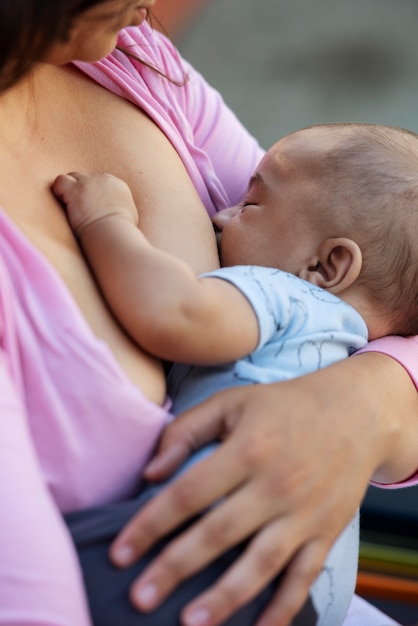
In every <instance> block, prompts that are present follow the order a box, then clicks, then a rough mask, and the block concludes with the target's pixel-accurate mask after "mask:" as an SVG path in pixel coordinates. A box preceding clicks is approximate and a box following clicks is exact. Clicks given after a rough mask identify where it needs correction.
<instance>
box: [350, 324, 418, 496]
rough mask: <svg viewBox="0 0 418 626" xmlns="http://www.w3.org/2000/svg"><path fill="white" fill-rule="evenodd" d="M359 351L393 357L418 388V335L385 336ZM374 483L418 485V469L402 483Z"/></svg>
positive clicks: (398, 486)
mask: <svg viewBox="0 0 418 626" xmlns="http://www.w3.org/2000/svg"><path fill="white" fill-rule="evenodd" d="M359 352H380V353H382V354H386V355H387V356H390V357H392V358H393V359H395V360H396V361H398V363H400V364H401V365H402V367H403V368H404V369H405V370H406V371H407V372H408V374H409V375H410V377H411V379H412V382H413V383H414V385H415V387H417V388H418V337H395V336H390V337H383V338H382V339H377V340H375V341H371V342H370V343H369V344H368V345H367V346H366V347H365V348H363V349H362V350H360V351H359ZM417 465H418V460H417ZM372 484H373V485H375V486H377V487H382V488H384V489H397V488H400V487H410V486H412V485H417V484H418V470H417V472H416V473H415V474H413V475H412V476H411V477H410V478H408V479H407V480H404V481H402V482H400V483H395V484H392V485H382V484H380V483H375V482H373V483H372Z"/></svg>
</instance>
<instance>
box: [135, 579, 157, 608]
mask: <svg viewBox="0 0 418 626" xmlns="http://www.w3.org/2000/svg"><path fill="white" fill-rule="evenodd" d="M134 595H135V600H136V601H137V602H138V604H139V605H140V606H141V608H143V609H152V608H154V606H155V605H156V603H157V600H158V592H157V587H156V586H155V585H151V584H150V583H146V584H145V585H141V587H138V588H137V589H135V591H134Z"/></svg>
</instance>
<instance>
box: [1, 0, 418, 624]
mask: <svg viewBox="0 0 418 626" xmlns="http://www.w3.org/2000/svg"><path fill="white" fill-rule="evenodd" d="M152 4H153V2H152V0H147V1H145V0H144V1H141V2H138V0H135V1H129V0H107V1H104V2H103V1H99V2H97V0H96V1H94V0H89V1H83V2H80V1H73V2H69V1H68V0H49V2H47V1H46V0H43V1H41V0H14V2H13V3H8V2H6V1H5V0H2V2H0V25H1V26H0V28H1V29H2V32H1V42H2V45H1V50H0V55H1V57H0V89H1V91H0V133H1V143H0V159H1V185H0V204H1V207H2V212H1V214H0V220H1V222H0V223H1V228H0V234H1V271H0V277H1V284H0V295H1V298H0V300H1V309H0V311H1V332H2V334H1V338H2V343H1V349H2V350H1V359H0V367H1V372H0V386H1V393H0V402H1V404H0V406H1V414H2V416H3V428H2V429H1V440H0V446H1V454H0V463H1V464H2V465H1V467H2V471H1V472H0V476H1V479H0V494H1V500H2V512H1V524H0V527H1V529H2V535H1V538H0V551H1V559H0V576H1V584H0V623H4V624H10V623H19V624H23V623H27V624H35V623H48V624H71V625H72V626H73V625H74V624H77V625H78V626H83V625H84V624H89V623H90V621H89V617H88V614H87V609H86V602H85V598H84V592H83V587H82V584H81V582H80V573H79V569H78V565H77V563H76V558H75V552H74V548H73V546H72V543H71V541H70V539H69V537H68V533H67V531H66V528H65V526H64V524H63V522H62V517H61V516H62V513H67V512H69V511H77V510H80V509H83V508H85V507H91V506H99V505H103V504H111V503H113V502H117V501H119V500H121V499H123V498H125V497H130V496H132V495H133V494H134V493H136V492H137V490H138V487H139V484H140V474H141V469H142V467H143V464H144V463H145V462H146V460H147V458H148V457H149V455H150V454H151V452H152V449H153V447H154V445H155V443H156V440H157V438H158V435H159V432H160V430H161V428H162V426H163V425H164V424H165V423H166V422H167V419H168V414H167V411H166V408H165V407H164V406H163V405H164V392H163V373H162V370H161V367H160V365H159V364H158V363H157V362H155V361H154V360H153V359H152V358H150V357H149V355H146V354H144V353H142V352H141V351H140V350H138V348H137V347H136V346H134V345H133V344H132V342H131V341H130V339H129V338H128V337H127V336H126V335H125V334H124V333H123V332H122V331H121V329H120V327H119V326H118V324H117V323H116V321H115V320H114V319H113V318H112V317H111V316H110V314H109V312H108V310H107V309H106V307H105V306H104V303H103V300H102V299H101V296H100V293H99V292H98V291H97V288H96V286H95V283H94V280H93V278H92V276H91V274H90V272H89V270H88V267H87V266H86V264H85V260H84V259H83V257H82V255H81V254H80V251H79V249H78V247H77V245H76V242H75V240H74V238H73V236H72V234H71V231H70V229H69V227H68V224H67V222H66V220H65V217H64V213H63V212H62V210H61V207H60V206H59V204H58V203H57V201H56V199H55V198H54V197H53V195H52V193H51V191H50V185H51V183H52V181H53V180H54V179H55V177H56V175H57V174H59V173H61V172H68V171H72V170H74V169H78V170H86V171H109V172H112V173H114V174H116V175H118V176H121V177H123V178H124V179H125V180H126V181H127V182H128V184H129V185H130V186H131V189H132V190H133V194H134V197H135V201H136V203H137V205H138V207H139V211H140V219H141V227H142V228H143V230H144V232H145V233H146V235H147V236H148V237H149V238H150V240H151V241H152V242H153V243H154V244H155V245H158V246H161V247H163V248H165V249H167V250H170V251H171V252H172V253H174V254H178V255H179V256H182V257H183V258H185V260H187V261H188V262H189V263H190V264H191V265H192V266H193V267H194V268H195V270H196V271H197V272H201V271H203V270H206V269H209V268H212V267H216V266H217V255H216V246H215V243H214V238H213V233H212V229H211V225H210V221H209V219H208V217H207V213H206V212H205V211H204V210H203V209H202V206H201V201H202V200H203V203H204V205H205V207H206V210H207V212H209V213H210V212H213V211H215V210H219V209H220V208H224V207H225V206H227V205H228V204H234V203H236V202H237V201H238V200H239V199H240V196H241V195H242V194H243V191H244V186H245V184H246V181H247V179H248V176H249V175H250V174H251V172H252V171H253V169H254V166H255V163H256V162H257V161H258V160H259V157H260V156H261V151H260V149H259V148H258V146H257V144H256V143H255V142H254V140H253V139H252V138H251V137H249V136H248V135H247V134H246V133H245V132H244V130H243V129H242V128H241V127H240V125H239V123H238V122H237V120H236V119H235V118H234V117H233V116H232V114H231V113H230V112H229V111H228V110H227V109H226V108H225V107H224V105H223V104H222V102H221V100H220V99H219V97H218V95H217V94H215V93H213V92H212V91H210V90H208V89H207V87H206V86H205V85H204V83H203V82H201V81H200V80H199V79H198V77H197V76H195V75H193V72H192V70H191V69H189V68H187V66H186V69H187V70H188V71H189V72H190V77H189V80H188V77H187V72H186V73H185V72H184V71H183V70H182V67H181V65H180V64H179V61H178V59H177V58H176V57H175V52H174V51H173V50H172V49H171V47H170V46H169V44H168V42H165V41H164V40H162V39H157V40H155V39H154V38H153V35H152V33H151V32H150V31H149V30H148V29H146V28H145V27H144V30H143V31H141V35H140V41H141V49H142V51H143V54H144V57H145V60H146V59H147V54H148V56H150V57H151V58H152V59H154V60H155V62H154V63H153V62H151V65H155V63H157V61H158V67H157V69H159V70H161V71H163V72H164V73H166V74H168V76H169V78H168V79H163V80H161V77H160V76H159V75H158V74H157V73H156V72H155V71H154V70H153V69H152V68H147V67H145V66H144V65H141V64H140V63H138V62H137V61H135V60H131V59H130V57H129V52H130V51H132V49H131V46H132V45H133V43H134V40H133V35H130V34H129V32H125V33H122V34H121V37H120V39H119V43H120V44H121V45H122V46H123V47H124V48H125V50H126V51H125V52H119V51H118V52H117V53H115V55H114V56H113V57H112V59H111V60H110V61H107V60H106V61H103V62H102V63H103V65H100V67H99V68H95V67H94V66H92V65H91V64H90V62H91V61H95V60H96V59H99V58H102V57H104V56H105V55H107V54H109V53H110V52H111V51H112V49H113V48H114V46H115V44H116V41H117V37H118V33H119V31H120V30H121V29H123V28H124V27H126V26H129V25H132V26H135V25H139V24H140V23H141V22H142V21H143V20H144V18H145V13H146V12H145V9H146V8H148V7H149V6H151V5H152ZM134 51H135V53H136V52H137V47H136V48H135V49H134ZM72 60H77V61H80V62H81V63H78V64H77V65H74V64H73V65H69V62H70V61H72ZM85 62H87V63H85ZM127 66H129V68H130V72H131V74H132V78H130V76H131V75H130V74H129V72H127V71H125V72H122V68H125V69H126V67H127ZM99 76H100V78H99ZM121 76H122V77H121ZM141 76H142V78H141ZM133 77H135V80H136V81H139V80H142V83H143V85H142V96H141V99H138V96H137V94H136V91H135V89H136V87H135V85H134V84H133V82H132V81H134V78H133ZM175 83H179V85H178V86H176V84H175ZM103 87H105V88H103ZM121 95H123V97H120V96H121ZM179 102H180V103H181V106H180V105H179ZM203 104H204V106H203ZM180 109H183V110H184V111H185V112H186V111H187V112H188V116H186V115H185V114H184V116H183V117H178V118H176V120H175V124H173V123H172V116H173V115H177V114H178V111H179V110H180ZM205 114H206V115H205ZM226 129H227V130H226ZM179 154H181V155H182V158H180V156H179ZM220 162H222V167H219V163H220ZM214 164H215V165H217V167H215V166H214ZM232 172H233V175H232ZM180 199H181V200H180ZM397 346H398V343H397V340H396V341H395V347H394V348H393V353H394V354H395V355H400V354H401V349H400V348H398V347H397ZM405 346H406V348H405V352H406V351H408V350H409V353H410V355H411V357H410V358H411V360H412V359H413V358H414V355H415V349H416V348H415V346H414V343H413V341H411V342H408V341H407V340H406V342H405ZM385 350H386V351H387V352H389V351H390V346H389V347H385ZM398 358H400V356H398ZM407 360H408V353H407V354H406V355H404V356H403V361H405V362H406V364H407ZM391 385H393V386H394V388H395V391H394V389H393V387H392V389H391ZM373 389H375V391H374V392H373ZM140 390H143V392H142V393H141V392H140ZM370 390H372V391H370ZM278 405H280V406H281V407H282V408H283V415H277V406H278ZM255 412H256V413H257V429H256V432H255V429H254V421H253V420H254V413H255ZM416 414H417V410H416V393H415V389H414V387H413V385H412V384H411V382H410V379H409V376H408V375H407V374H406V373H405V371H404V369H403V368H402V367H401V366H400V365H398V364H397V363H396V362H395V360H394V359H392V358H388V357H387V356H384V355H382V354H379V355H376V354H363V355H360V356H358V357H355V358H353V359H352V360H350V361H349V362H347V364H345V363H344V364H340V365H339V366H337V367H333V368H330V369H329V370H327V371H325V372H321V373H318V374H316V375H313V376H311V377H307V378H306V379H303V380H302V379H301V380H299V381H292V384H290V383H289V384H286V385H283V387H280V388H275V387H271V388H270V387H263V388H259V389H249V390H247V391H246V393H245V394H244V393H243V392H242V390H241V391H240V393H239V394H238V395H237V394H236V393H235V392H233V391H232V392H230V393H228V394H225V395H223V396H220V397H217V398H214V400H213V401H212V402H210V403H209V404H207V405H205V406H203V407H202V408H201V409H200V410H198V411H197V414H196V415H195V414H193V413H192V414H191V415H188V416H186V417H185V419H182V420H179V422H178V423H175V424H174V425H173V427H172V429H170V430H169V431H168V433H167V436H166V437H165V438H164V439H163V442H162V448H161V450H162V453H161V455H160V460H159V462H158V463H157V466H155V465H154V470H153V471H149V472H148V476H149V477H153V478H157V477H158V476H159V475H161V476H162V475H163V474H165V468H167V466H170V467H171V466H174V465H176V464H177V461H178V460H179V459H181V458H182V457H184V456H185V452H186V450H187V447H190V446H192V447H194V446H197V445H199V443H200V442H203V441H207V440H209V439H211V438H213V437H217V436H222V437H224V438H226V439H227V441H226V443H225V444H224V445H223V446H221V447H220V448H219V451H217V452H216V454H215V455H214V456H213V458H211V459H208V460H207V461H205V462H204V464H202V465H201V467H199V468H194V469H193V470H191V472H190V474H186V475H185V476H184V477H183V478H181V479H180V480H179V481H178V483H177V484H175V485H173V486H172V487H170V488H168V489H167V490H166V492H165V493H164V494H163V495H162V496H161V497H158V498H156V499H155V501H154V502H153V503H152V504H151V505H150V507H148V508H147V509H144V511H143V514H144V515H143V516H141V517H140V518H138V519H137V520H134V521H133V523H132V525H131V527H130V530H129V531H128V534H126V533H125V536H123V535H122V537H121V538H120V539H119V548H121V547H122V556H123V555H124V556H125V560H126V556H128V560H132V559H134V558H135V557H136V555H137V554H139V552H141V551H142V550H143V549H144V548H145V547H147V546H148V545H150V544H151V543H152V542H153V541H154V540H155V539H156V538H158V537H159V536H161V535H164V534H165V532H166V531H167V530H169V529H171V528H172V527H173V526H175V525H177V524H178V522H179V521H181V520H182V519H186V518H188V517H189V516H190V514H193V515H194V512H195V510H196V509H198V510H201V509H202V508H205V507H206V505H207V504H210V503H212V502H213V501H214V500H218V499H219V497H222V496H224V499H223V501H222V503H221V504H220V506H219V507H218V508H217V509H216V511H213V512H212V514H210V515H208V516H206V517H204V518H203V520H202V522H200V523H198V524H196V525H195V526H192V527H191V531H190V532H189V533H188V534H187V535H186V536H185V538H184V539H180V540H179V541H180V542H178V543H177V548H176V547H175V546H176V544H173V546H174V548H172V549H171V552H169V553H168V556H167V553H164V552H163V553H162V557H161V559H160V561H158V560H157V561H156V565H154V566H153V569H151V570H149V571H148V573H147V574H145V578H144V581H145V582H146V583H147V582H148V583H150V582H151V583H155V585H156V589H159V592H158V593H155V591H154V589H155V588H154V587H153V586H150V585H149V584H148V585H146V586H145V592H146V593H145V594H143V595H142V599H140V600H138V599H135V597H134V598H133V599H134V602H135V604H136V605H137V606H140V607H143V608H145V609H148V608H151V607H152V606H154V605H155V604H156V602H157V601H158V598H159V597H160V598H161V597H162V596H163V595H165V594H166V593H167V592H168V591H169V590H170V589H171V588H173V587H175V586H176V584H177V582H178V581H179V580H180V579H182V578H184V577H187V576H189V574H191V573H193V571H195V570H197V569H199V568H200V567H201V566H203V565H204V564H205V563H206V562H209V561H211V560H213V558H214V557H215V556H216V555H217V554H219V553H222V552H224V550H225V549H226V548H228V547H229V546H235V545H236V544H237V543H239V542H241V541H242V540H243V539H246V538H248V537H249V536H250V535H253V534H254V533H255V539H254V540H253V541H252V543H251V544H250V548H249V550H247V552H245V553H244V556H243V557H242V558H241V560H239V561H238V564H239V567H236V568H232V569H231V570H230V571H229V573H228V574H227V575H226V576H225V577H224V578H222V579H220V580H219V582H217V583H216V584H215V586H214V587H213V589H212V591H209V592H208V594H207V595H206V597H205V596H202V597H201V598H200V599H199V598H197V599H196V600H195V601H194V603H192V604H190V605H189V606H188V608H187V609H186V610H185V612H184V615H183V619H184V623H188V624H192V623H194V624H197V623H200V624H203V623H206V624H209V623H213V624H214V623H219V622H221V621H222V620H225V619H226V618H227V617H228V615H230V614H231V613H232V612H233V610H234V609H235V608H236V607H237V606H239V605H241V604H243V603H244V602H245V601H246V600H247V599H249V598H251V597H253V596H254V595H255V594H256V593H257V592H258V591H259V590H260V589H261V588H263V587H264V586H265V584H266V582H268V581H271V580H272V579H273V578H275V576H276V575H277V574H278V573H279V572H280V571H281V570H282V569H283V566H284V565H285V564H286V563H289V566H288V568H287V570H286V574H285V576H284V579H283V583H282V584H280V586H279V588H278V595H277V596H276V598H275V599H274V601H273V602H271V603H270V605H269V609H268V610H267V613H266V614H265V615H264V618H263V617H262V618H261V619H260V621H259V623H260V624H275V625H276V626H277V624H280V623H286V622H287V621H289V619H291V617H292V616H293V615H294V614H295V613H296V612H297V611H298V609H299V608H300V607H301V606H302V604H303V603H304V601H305V598H306V595H307V591H308V588H309V587H310V584H311V582H312V581H313V579H314V578H315V577H316V575H317V573H318V571H319V569H320V567H321V565H322V563H323V561H324V558H325V555H326V553H327V552H328V550H329V548H330V546H331V544H332V543H333V542H334V540H335V538H336V537H337V535H338V534H339V533H340V532H341V531H342V529H343V528H344V527H345V526H346V525H347V523H348V522H349V520H350V519H351V517H352V516H353V514H354V512H355V510H356V508H357V507H358V504H359V502H360V499H361V497H362V495H363V493H364V490H365V488H366V485H367V482H368V480H369V478H370V477H372V476H373V477H374V478H375V479H376V480H380V481H382V482H394V481H397V480H402V479H404V478H406V477H407V476H409V475H411V474H412V473H413V472H414V471H415V469H416V465H417V463H416V458H417V449H418V443H417V434H416V433H417V429H416V426H415V419H416ZM139 415H140V418H141V421H140V428H139V427H138V419H139V417H138V416H139ZM312 421H314V422H315V424H316V428H315V431H314V432H313V431H312V428H308V426H309V425H310V424H311V422H312ZM365 424H366V425H367V427H365ZM330 430H332V432H333V438H332V439H331V440H330V437H329V432H330ZM307 432H309V440H305V437H306V433H307ZM228 435H230V436H228ZM187 442H188V443H187ZM342 443H344V446H342ZM167 444H170V449H169V451H168V453H165V452H164V451H165V450H167V449H168V448H167ZM139 450H141V452H140V453H139ZM141 455H142V456H141ZM167 455H168V456H167ZM342 455H343V456H342ZM341 457H342V458H341ZM324 458H326V460H327V462H326V464H324V462H323V461H324ZM341 463H342V465H343V467H341ZM348 467H349V468H350V471H349V472H347V469H346V468H348ZM289 477H290V478H289ZM202 478H203V479H204V482H202ZM202 484H205V487H206V489H202ZM343 487H344V493H342V492H343ZM173 493H174V496H175V500H172V499H171V498H172V495H173ZM188 494H189V495H188ZM228 494H231V495H230V497H226V496H228ZM273 495H274V497H273ZM248 501H250V502H252V503H254V506H253V507H252V509H251V513H250V514H248V508H247V506H245V511H246V514H245V515H242V507H243V502H248ZM173 502H174V504H173ZM161 512H162V513H163V515H162V516H160V513H161ZM150 520H153V521H152V524H153V525H152V526H151V525H150ZM202 526H203V529H204V528H207V529H208V530H209V535H206V537H208V536H209V537H212V539H211V540H210V541H208V539H206V540H205V532H203V534H201V533H202V531H201V530H200V529H201V528H202ZM150 529H151V530H150ZM129 537H131V538H133V537H135V539H134V543H135V548H134V552H133V554H132V553H130V552H129V550H127V542H126V539H127V538H129ZM122 540H124V541H123V543H122ZM123 544H125V545H123ZM117 546H118V544H116V545H115V546H114V549H113V558H114V559H115V561H116V560H119V562H121V560H122V559H121V553H120V550H119V551H117V550H116V548H117ZM184 547H186V548H187V552H185V551H184ZM179 551H180V554H181V559H179V556H178V555H179ZM117 552H119V556H118V555H117ZM168 559H169V560H170V562H171V563H172V564H173V566H172V567H167V565H168ZM141 588H142V590H143V589H144V587H141ZM107 592H108V590H106V591H105V593H107ZM144 595H145V600H146V599H147V598H148V603H147V602H146V601H144ZM193 609H198V611H197V613H196V611H195V612H193ZM208 611H209V617H208ZM196 615H197V617H196ZM199 620H200V621H199Z"/></svg>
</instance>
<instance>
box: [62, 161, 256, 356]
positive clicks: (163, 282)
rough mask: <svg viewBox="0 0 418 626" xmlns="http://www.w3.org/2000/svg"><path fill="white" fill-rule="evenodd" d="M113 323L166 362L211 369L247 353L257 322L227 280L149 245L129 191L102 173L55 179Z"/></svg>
mask: <svg viewBox="0 0 418 626" xmlns="http://www.w3.org/2000/svg"><path fill="white" fill-rule="evenodd" d="M53 189H54V192H55V194H56V195H57V196H58V197H59V198H60V199H61V201H62V202H63V203H64V204H65V206H66V209H67V213H68V218H69V221H70V223H71V225H72V228H73V229H74V232H75V233H76V235H77V237H78V239H79V241H80V244H81V246H82V248H83V250H84V253H85V254H86V257H87V259H88V261H89V263H90V266H91V268H92V270H93V272H94V274H95V276H96V278H97V281H98V283H99V286H100V288H101V290H102V292H103V294H104V297H105V299H106V301H107V302H108V304H109V306H110V308H111V309H112V311H113V312H114V314H115V316H116V317H117V319H118V320H119V321H120V323H121V324H122V325H123V326H124V328H125V329H126V330H127V331H128V332H129V334H130V335H131V336H132V337H133V338H134V339H135V341H137V342H138V343H139V344H140V345H141V346H142V347H143V348H144V349H145V350H147V351H149V352H151V353H152V354H155V355H156V356H159V357H161V358H164V359H168V360H173V361H183V362H187V363H194V364H204V365H211V364H215V363H222V362H227V361H232V360H235V359H237V358H240V357H242V356H244V355H246V354H249V353H250V352H252V351H253V350H254V349H255V348H256V346H257V343H258V322H257V317H256V315H255V313H254V311H253V308H252V306H251V305H250V303H249V302H248V300H247V299H246V297H245V296H244V295H243V294H241V292H240V291H239V290H238V289H237V288H236V287H234V286H233V285H231V284H230V283H229V282H227V281H224V280H220V279H217V278H212V277H207V278H198V277H196V275H195V274H194V272H193V271H192V270H191V269H190V267H189V266H188V265H187V264H186V263H184V262H183V261H180V260H179V259H177V258H175V257H173V256H171V255H169V254H167V253H166V252H164V251H162V250H159V249H157V248H155V247H153V246H152V245H151V244H150V243H149V242H148V241H147V239H146V238H145V236H144V235H143V234H142V233H141V231H140V230H139V228H138V227H137V221H138V215H137V210H136V207H135V204H134V201H133V198H132V195H131V193H130V190H129V188H128V186H127V185H126V184H125V183H124V182H123V181H121V180H120V179H118V178H116V177H114V176H111V175H109V174H105V175H95V176H87V175H84V174H79V173H75V174H70V175H67V176H59V177H58V178H57V179H56V181H55V183H54V186H53Z"/></svg>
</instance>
